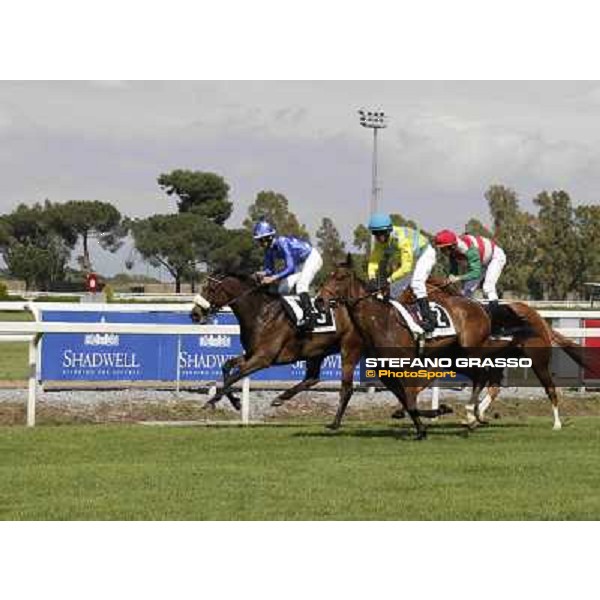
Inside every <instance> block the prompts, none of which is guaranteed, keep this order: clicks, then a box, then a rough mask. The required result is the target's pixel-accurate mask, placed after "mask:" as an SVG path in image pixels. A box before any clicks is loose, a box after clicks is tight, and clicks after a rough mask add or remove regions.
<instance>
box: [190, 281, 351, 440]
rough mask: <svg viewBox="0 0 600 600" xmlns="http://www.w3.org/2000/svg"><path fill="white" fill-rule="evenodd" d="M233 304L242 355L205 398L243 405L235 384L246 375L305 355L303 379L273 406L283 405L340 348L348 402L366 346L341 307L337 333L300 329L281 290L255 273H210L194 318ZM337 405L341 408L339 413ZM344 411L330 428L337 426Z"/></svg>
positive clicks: (314, 380) (211, 403)
mask: <svg viewBox="0 0 600 600" xmlns="http://www.w3.org/2000/svg"><path fill="white" fill-rule="evenodd" d="M224 306H229V307H231V310H232V311H233V313H234V314H235V316H236V318H237V320H238V322H239V325H240V338H241V343H242V347H243V349H244V354H243V355H240V356H236V357H235V358H232V359H230V360H228V361H227V362H226V363H225V364H224V365H223V367H222V372H223V386H222V387H221V388H220V389H218V390H217V393H216V395H215V396H213V398H211V400H209V401H208V402H207V404H206V405H207V406H214V405H215V404H216V403H217V402H218V401H219V400H220V399H221V397H222V396H223V395H226V396H227V397H228V398H229V400H230V402H231V403H232V405H233V406H234V407H235V408H236V409H237V410H239V409H240V401H239V399H238V398H237V397H236V396H235V395H234V394H233V392H232V386H233V384H235V383H236V382H237V381H239V380H240V379H242V378H243V377H247V376H248V375H250V374H252V373H254V372H256V371H259V370H261V369H265V368H267V367H270V366H273V365H284V364H290V363H293V362H296V361H298V360H306V374H305V377H304V379H303V381H301V382H300V383H298V384H296V385H295V386H293V387H292V388H290V389H289V390H286V391H284V392H282V393H281V394H280V395H279V396H278V397H277V398H276V399H275V400H273V402H272V405H273V406H280V405H281V404H283V403H284V402H285V401H286V400H289V399H290V398H292V397H293V396H295V395H296V394H298V393H299V392H302V391H304V390H307V389H309V388H311V387H313V386H314V385H316V384H317V383H318V382H319V377H320V371H321V365H322V363H323V361H324V360H325V357H326V356H329V355H331V354H335V353H337V352H341V361H342V383H341V389H340V407H345V406H346V405H347V404H348V401H349V400H350V397H351V396H352V392H353V378H354V368H355V366H356V364H357V363H358V360H359V358H360V355H361V350H362V339H361V337H360V334H359V333H358V331H357V330H356V328H355V327H354V325H353V324H352V322H351V321H350V319H349V318H348V316H347V314H345V312H344V311H343V310H336V309H334V318H335V324H336V331H335V332H326V333H312V332H310V331H308V332H305V331H300V330H299V329H298V328H297V327H296V326H295V325H294V323H292V321H291V319H290V318H289V317H288V315H287V313H286V310H285V308H284V305H283V300H282V299H281V297H280V296H279V294H276V293H273V292H272V291H271V290H270V288H268V287H267V286H262V285H260V284H259V283H258V282H257V281H256V280H255V279H254V278H253V277H252V276H250V275H245V274H235V273H226V274H221V275H213V276H210V277H208V280H207V283H206V285H205V287H204V289H203V290H202V295H198V296H196V299H195V301H194V308H193V309H192V319H193V320H194V321H196V322H205V321H206V319H207V318H208V316H209V315H210V314H213V313H215V312H217V311H218V310H219V309H221V308H223V307H224ZM340 410H341V409H340V408H338V413H340ZM340 421H341V415H338V414H336V417H335V419H334V421H333V423H332V424H331V426H330V427H332V428H334V429H335V428H337V427H339V422H340Z"/></svg>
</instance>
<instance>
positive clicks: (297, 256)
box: [252, 219, 323, 329]
mask: <svg viewBox="0 0 600 600" xmlns="http://www.w3.org/2000/svg"><path fill="white" fill-rule="evenodd" d="M252 235H253V237H254V239H255V240H256V241H257V242H258V243H259V244H260V246H261V247H262V248H264V250H265V262H264V271H262V272H260V273H258V275H259V277H260V280H261V283H262V284H264V285H269V284H271V283H277V284H278V291H279V293H280V294H290V293H292V290H293V289H294V287H295V288H296V293H297V294H298V296H299V298H300V306H301V307H302V310H303V311H304V315H303V320H302V322H301V323H300V325H301V326H302V327H306V328H308V329H310V328H312V327H314V324H315V315H314V314H313V310H312V306H311V303H310V296H309V295H308V288H309V286H310V284H311V282H312V280H313V279H314V278H315V275H316V274H317V273H318V272H319V270H320V268H321V267H322V266H323V259H322V258H321V255H320V254H319V251H318V250H317V249H316V248H313V247H312V246H311V245H310V243H309V242H307V241H305V240H300V239H298V238H296V237H292V236H284V235H277V231H276V230H275V228H274V227H273V226H272V225H271V224H270V223H269V222H268V221H266V220H264V219H261V220H260V221H259V222H258V223H256V225H255V226H254V230H253V232H252ZM277 259H280V260H282V261H283V263H284V266H283V268H282V269H281V270H279V271H277V272H275V261H276V260H277Z"/></svg>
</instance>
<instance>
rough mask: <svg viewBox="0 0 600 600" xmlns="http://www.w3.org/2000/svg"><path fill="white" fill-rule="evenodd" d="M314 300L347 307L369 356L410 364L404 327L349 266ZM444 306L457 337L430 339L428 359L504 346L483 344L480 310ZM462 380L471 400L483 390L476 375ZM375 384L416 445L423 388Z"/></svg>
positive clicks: (459, 301) (413, 351)
mask: <svg viewBox="0 0 600 600" xmlns="http://www.w3.org/2000/svg"><path fill="white" fill-rule="evenodd" d="M319 296H320V298H321V299H322V300H323V301H329V302H331V301H334V302H337V303H341V304H344V305H345V306H346V307H347V310H348V314H349V316H350V318H351V320H352V322H353V323H354V325H355V326H356V328H357V329H358V330H359V331H360V333H361V335H362V337H363V341H364V344H365V348H367V349H369V350H370V352H371V353H372V355H374V356H380V357H385V355H386V352H385V349H395V351H398V352H399V353H401V354H404V355H406V357H409V358H415V357H416V356H417V354H419V349H418V348H417V347H416V345H415V343H414V340H413V334H412V332H411V331H410V329H409V327H408V325H407V323H406V322H405V321H404V319H403V318H402V317H401V316H400V314H399V313H398V311H397V310H396V309H395V308H394V307H393V306H392V305H391V304H390V303H388V302H386V301H383V299H381V298H379V297H378V296H380V295H379V294H376V293H370V292H368V291H367V290H366V287H365V285H364V283H363V282H362V281H361V280H360V279H359V278H358V277H357V276H356V274H355V273H354V270H353V268H352V264H351V262H350V261H348V262H346V263H344V264H342V265H338V268H337V269H336V270H335V271H334V273H332V274H331V275H330V277H329V279H328V280H327V281H326V282H325V284H324V285H323V287H322V288H321V292H320V294H319ZM445 306H446V308H447V309H448V311H449V312H450V315H451V317H452V319H453V321H454V325H455V329H456V332H457V334H456V335H455V336H446V337H440V338H433V339H430V340H429V341H428V342H427V344H426V347H425V351H426V352H427V355H428V356H433V355H435V354H436V353H438V352H439V351H441V350H445V351H446V352H452V353H459V354H465V353H467V354H468V353H469V351H470V349H471V348H475V349H477V350H478V351H481V349H482V348H485V349H486V350H488V351H490V352H491V351H494V352H495V351H498V350H499V349H503V348H505V347H506V346H507V345H508V344H507V342H506V341H501V342H494V341H490V340H489V335H490V321H489V318H488V316H487V313H486V311H485V310H484V309H483V308H482V307H481V306H480V305H478V304H476V303H474V302H470V301H469V300H467V299H466V298H462V297H448V298H447V301H446V302H445ZM468 374H469V376H471V377H472V379H473V381H474V395H475V390H480V389H481V388H482V387H483V385H484V384H485V382H486V381H487V376H486V374H485V372H484V371H483V370H481V369H479V370H473V369H471V370H470V372H469V373H468ZM480 380H481V381H480ZM381 381H382V382H383V383H384V385H385V386H386V387H388V389H390V390H391V391H392V392H394V394H395V395H396V396H397V397H398V398H399V400H400V401H401V403H402V405H403V407H404V408H405V410H406V411H407V412H408V414H409V416H410V417H411V419H412V421H413V424H414V426H415V428H416V430H417V433H416V437H417V439H422V438H424V437H425V436H426V430H425V428H424V426H423V424H422V422H421V420H420V417H421V416H423V414H424V413H423V411H419V410H418V409H417V405H416V398H417V395H418V393H419V392H420V391H421V390H422V389H423V388H424V387H426V386H425V385H418V386H404V385H402V384H401V383H400V382H399V380H397V379H395V378H392V377H385V378H381ZM477 395H478V394H477Z"/></svg>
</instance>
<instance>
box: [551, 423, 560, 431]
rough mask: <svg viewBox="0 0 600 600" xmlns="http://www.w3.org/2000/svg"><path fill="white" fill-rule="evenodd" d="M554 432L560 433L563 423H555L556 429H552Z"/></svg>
mask: <svg viewBox="0 0 600 600" xmlns="http://www.w3.org/2000/svg"><path fill="white" fill-rule="evenodd" d="M552 429H553V431H560V430H561V429H562V424H561V423H554V427H552Z"/></svg>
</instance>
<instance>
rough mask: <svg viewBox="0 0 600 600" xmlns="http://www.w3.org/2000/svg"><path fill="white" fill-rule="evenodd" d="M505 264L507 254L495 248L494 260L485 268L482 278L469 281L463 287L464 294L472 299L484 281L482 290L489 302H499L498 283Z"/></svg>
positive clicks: (497, 247)
mask: <svg viewBox="0 0 600 600" xmlns="http://www.w3.org/2000/svg"><path fill="white" fill-rule="evenodd" d="M505 264H506V254H504V250H502V248H500V247H499V246H495V247H494V252H493V253H492V258H491V260H490V262H489V263H488V265H487V267H485V270H484V272H483V273H482V275H481V277H479V278H478V279H472V280H471V281H467V282H466V283H465V284H464V286H463V294H464V295H465V296H467V297H468V298H470V297H471V296H472V295H473V294H474V293H475V290H476V289H477V288H478V287H479V284H480V283H481V280H482V279H483V286H482V288H483V294H484V295H485V297H486V298H487V299H488V300H498V292H497V291H496V283H498V279H499V278H500V274H501V273H502V269H503V268H504V265H505Z"/></svg>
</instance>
